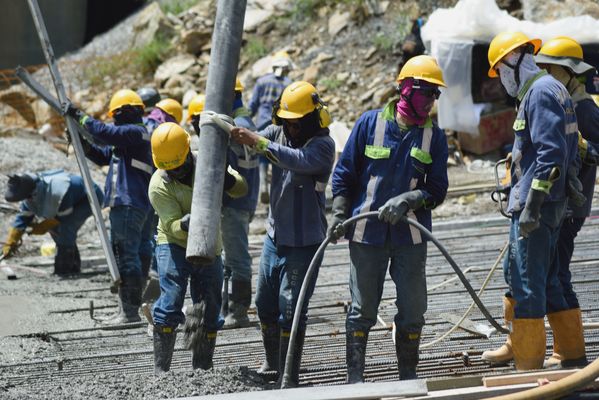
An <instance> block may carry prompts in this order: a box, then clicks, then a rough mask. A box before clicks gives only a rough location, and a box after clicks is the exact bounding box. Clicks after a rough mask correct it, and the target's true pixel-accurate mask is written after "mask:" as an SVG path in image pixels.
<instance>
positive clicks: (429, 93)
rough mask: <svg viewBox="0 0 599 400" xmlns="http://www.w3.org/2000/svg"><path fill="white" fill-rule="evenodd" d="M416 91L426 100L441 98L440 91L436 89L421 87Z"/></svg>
mask: <svg viewBox="0 0 599 400" xmlns="http://www.w3.org/2000/svg"><path fill="white" fill-rule="evenodd" d="M417 90H418V91H420V93H422V94H423V95H425V96H426V97H428V98H435V99H438V98H439V96H441V91H440V90H439V89H438V88H436V87H421V88H419V89H417Z"/></svg>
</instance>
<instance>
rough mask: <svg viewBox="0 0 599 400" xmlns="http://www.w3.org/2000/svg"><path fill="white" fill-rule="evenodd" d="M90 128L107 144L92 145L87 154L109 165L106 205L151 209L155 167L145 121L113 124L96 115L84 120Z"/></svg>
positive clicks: (105, 189) (93, 133) (95, 135)
mask: <svg viewBox="0 0 599 400" xmlns="http://www.w3.org/2000/svg"><path fill="white" fill-rule="evenodd" d="M84 124H85V127H86V128H87V130H88V132H89V133H90V134H91V135H92V136H93V137H94V138H95V139H98V140H99V141H100V142H101V143H104V144H105V145H104V146H99V145H91V146H90V149H89V151H87V153H86V156H87V158H89V159H90V160H91V161H93V162H94V163H96V164H98V165H109V166H110V167H109V169H108V175H107V176H106V186H105V187H104V207H115V206H131V207H135V208H139V209H141V210H144V211H145V210H149V209H150V200H149V199H148V185H149V183H150V178H151V176H152V173H153V171H154V167H153V162H152V153H151V148H150V134H149V133H148V131H147V130H146V128H145V126H144V125H143V124H126V125H112V124H105V123H103V122H101V121H98V120H95V119H93V118H87V119H86V120H85V122H84Z"/></svg>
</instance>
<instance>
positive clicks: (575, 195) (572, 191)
mask: <svg viewBox="0 0 599 400" xmlns="http://www.w3.org/2000/svg"><path fill="white" fill-rule="evenodd" d="M566 179H567V180H566V193H567V194H568V201H569V202H570V203H571V204H573V205H575V206H576V207H582V206H583V205H584V203H585V202H586V201H587V198H586V197H585V195H584V194H583V193H582V190H583V188H582V182H581V181H580V179H578V169H577V168H576V167H574V166H570V167H569V168H568V175H567V177H566Z"/></svg>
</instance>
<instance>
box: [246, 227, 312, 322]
mask: <svg viewBox="0 0 599 400" xmlns="http://www.w3.org/2000/svg"><path fill="white" fill-rule="evenodd" d="M316 250H318V245H313V246H306V247H289V246H276V245H275V243H274V242H273V240H272V239H271V238H270V236H268V235H266V237H265V239H264V248H263V249H262V258H261V259H260V270H259V272H258V285H257V288H256V308H257V310H258V317H259V318H260V322H262V323H268V324H273V323H277V321H278V323H279V327H280V328H281V329H284V330H290V329H291V324H292V323H293V315H294V312H295V306H296V305H297V298H298V296H299V292H300V289H301V287H302V283H303V282H304V277H305V276H306V271H307V270H308V267H309V266H310V261H312V257H314V253H316ZM321 262H322V258H321V259H320V260H319V262H318V265H317V268H316V271H315V272H314V274H313V275H312V279H311V280H310V285H309V286H308V291H307V292H306V298H305V299H304V304H303V307H302V312H301V318H300V328H303V327H305V326H306V320H307V319H308V317H307V316H306V314H307V313H308V303H309V301H310V297H312V293H313V292H314V286H315V285H316V278H317V276H318V268H320V263H321Z"/></svg>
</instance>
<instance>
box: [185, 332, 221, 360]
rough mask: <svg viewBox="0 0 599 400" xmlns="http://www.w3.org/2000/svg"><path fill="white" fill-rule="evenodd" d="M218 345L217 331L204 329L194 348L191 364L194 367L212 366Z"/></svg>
mask: <svg viewBox="0 0 599 400" xmlns="http://www.w3.org/2000/svg"><path fill="white" fill-rule="evenodd" d="M215 347H216V332H215V331H207V330H203V331H202V333H201V337H200V339H199V340H198V342H197V345H196V346H195V347H194V348H193V349H192V356H191V365H192V367H193V369H198V368H199V369H203V370H207V369H210V368H212V357H213V356H214V348H215Z"/></svg>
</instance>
